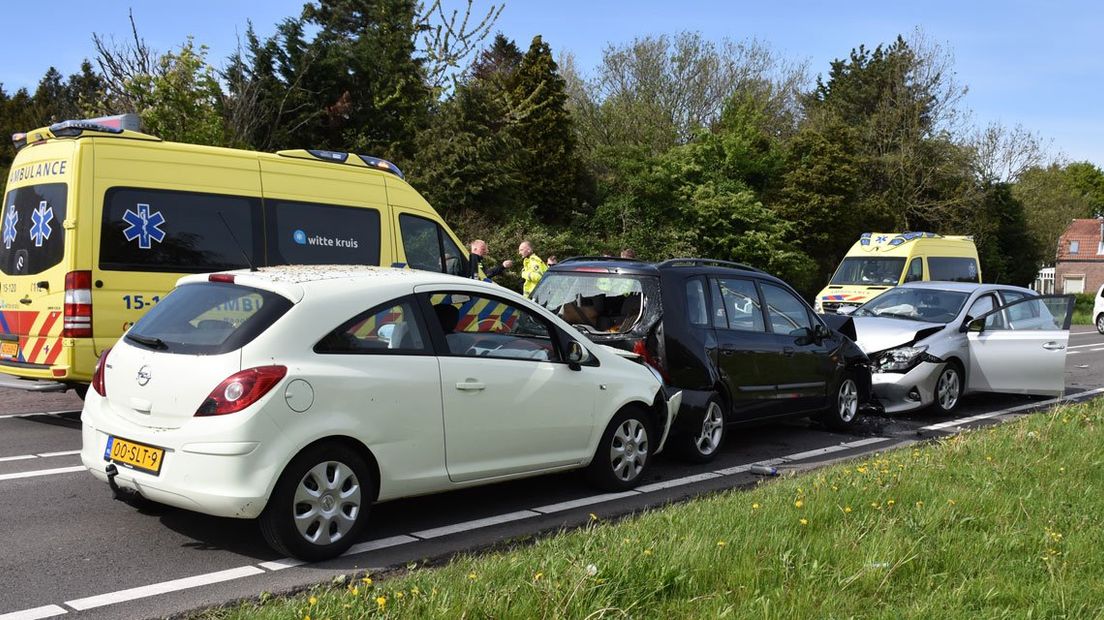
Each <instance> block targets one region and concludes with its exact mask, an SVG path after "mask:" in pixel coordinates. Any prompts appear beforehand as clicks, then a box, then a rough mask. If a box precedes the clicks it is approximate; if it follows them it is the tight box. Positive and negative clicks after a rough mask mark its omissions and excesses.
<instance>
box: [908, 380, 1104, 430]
mask: <svg viewBox="0 0 1104 620" xmlns="http://www.w3.org/2000/svg"><path fill="white" fill-rule="evenodd" d="M1101 393H1104V388H1097V389H1095V390H1088V391H1086V392H1078V393H1076V394H1070V395H1069V396H1063V397H1061V398H1051V399H1049V400H1044V401H1039V402H1036V403H1027V404H1024V405H1019V406H1016V407H1009V408H1007V409H1000V410H998V411H990V412H988V413H979V414H977V415H972V416H970V417H968V418H959V419H957V420H948V421H946V422H940V423H939V424H932V425H929V426H924V427H921V429H920V430H922V431H938V430H942V429H945V428H952V427H955V426H962V425H963V424H969V423H970V422H977V421H978V420H987V419H989V418H995V417H998V416H1002V415H1007V414H1009V413H1016V412H1017V411H1024V410H1027V409H1035V408H1042V407H1046V406H1049V405H1055V404H1058V403H1064V402H1072V401H1075V400H1079V399H1081V398H1085V397H1086V396H1093V395H1096V394H1101Z"/></svg>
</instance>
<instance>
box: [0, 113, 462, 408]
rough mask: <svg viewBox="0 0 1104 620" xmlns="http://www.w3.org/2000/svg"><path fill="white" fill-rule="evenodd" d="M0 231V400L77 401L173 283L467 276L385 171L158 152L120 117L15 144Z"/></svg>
mask: <svg viewBox="0 0 1104 620" xmlns="http://www.w3.org/2000/svg"><path fill="white" fill-rule="evenodd" d="M12 138H13V141H14V142H15V146H16V149H17V150H18V153H17V155H16V157H15V161H14V162H13V164H12V167H11V171H10V173H9V174H8V178H7V187H6V190H5V194H4V202H3V210H2V211H0V224H2V228H3V244H2V245H0V387H17V388H23V389H31V390H39V391H60V390H65V389H69V388H76V389H77V391H78V393H81V394H82V395H83V390H84V389H86V386H87V383H88V382H89V381H90V380H91V377H92V372H93V369H94V367H95V364H96V359H97V357H98V355H99V354H100V352H101V351H103V349H105V348H106V347H109V346H111V344H112V343H113V342H114V341H115V340H116V339H118V338H119V337H120V336H121V335H122V333H123V331H124V330H126V329H127V327H129V326H130V325H131V324H133V323H134V322H135V321H137V320H138V318H139V317H141V316H142V314H143V313H144V312H145V311H147V310H148V309H149V308H151V307H153V306H155V305H156V304H157V302H158V301H160V300H161V298H162V296H164V295H165V294H166V293H167V292H168V291H169V290H170V289H172V287H173V286H174V284H175V283H176V280H177V279H178V278H179V277H181V276H182V275H184V274H188V273H203V272H210V271H221V270H227V269H238V268H242V267H249V266H251V265H253V266H263V265H279V264H361V265H392V266H410V267H412V268H415V269H429V270H434V271H443V272H449V273H453V274H457V275H461V274H467V271H468V263H467V260H468V254H467V252H466V251H465V250H463V249H462V248H463V245H462V244H461V243H460V242H459V241H458V239H457V237H456V235H455V234H453V232H452V231H451V230H450V229H449V227H448V226H447V225H446V224H445V223H444V222H443V221H442V219H441V217H440V215H438V213H437V212H436V211H435V210H434V209H433V207H431V206H430V205H429V203H427V202H426V201H425V199H423V198H422V197H421V196H420V195H419V194H418V193H417V192H416V191H415V190H414V189H413V188H412V187H411V186H410V185H409V184H408V183H407V182H406V181H405V180H404V177H403V174H402V172H401V171H400V170H399V169H398V168H397V167H396V166H395V165H394V164H392V163H390V162H388V161H385V160H382V159H378V158H375V157H369V156H366V155H355V154H350V153H342V152H334V151H319V150H289V151H280V152H278V153H274V154H273V153H258V152H253V151H244V150H236V149H226V148H217V147H209V146H197V145H193V144H180V143H173V142H165V141H162V140H161V139H159V138H157V137H154V136H151V135H147V134H144V133H141V132H139V131H138V122H137V117H136V116H134V115H123V116H118V117H107V118H102V119H93V120H88V121H66V122H63V123H58V124H55V125H52V126H50V127H48V128H42V129H37V130H34V131H31V132H27V133H26V134H15V135H14V136H12Z"/></svg>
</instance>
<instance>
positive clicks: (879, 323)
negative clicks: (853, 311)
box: [852, 316, 946, 355]
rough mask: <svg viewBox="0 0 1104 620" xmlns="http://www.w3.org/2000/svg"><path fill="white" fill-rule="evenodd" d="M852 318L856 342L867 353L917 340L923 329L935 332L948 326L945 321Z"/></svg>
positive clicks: (868, 317)
mask: <svg viewBox="0 0 1104 620" xmlns="http://www.w3.org/2000/svg"><path fill="white" fill-rule="evenodd" d="M852 319H853V320H854V322H855V336H856V338H855V343H856V344H858V345H859V348H860V349H862V350H863V352H864V353H866V354H867V355H870V354H871V353H877V352H879V351H885V350H886V349H893V348H895V347H900V346H903V345H907V344H911V343H913V342H915V341H916V340H917V334H918V333H920V332H922V331H923V332H928V333H933V332H935V331H937V330H940V329H943V328H944V327H946V325H945V324H943V323H925V322H921V321H910V320H908V319H891V318H881V317H876V316H857V317H852Z"/></svg>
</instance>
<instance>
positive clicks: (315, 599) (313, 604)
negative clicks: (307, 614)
mask: <svg viewBox="0 0 1104 620" xmlns="http://www.w3.org/2000/svg"><path fill="white" fill-rule="evenodd" d="M307 602H308V603H310V604H311V607H313V606H315V605H317V604H318V599H317V598H316V597H313V596H312V597H310V598H308V599H307Z"/></svg>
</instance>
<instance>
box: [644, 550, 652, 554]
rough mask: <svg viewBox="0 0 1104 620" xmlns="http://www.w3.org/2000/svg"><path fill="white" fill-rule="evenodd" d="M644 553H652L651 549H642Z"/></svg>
mask: <svg viewBox="0 0 1104 620" xmlns="http://www.w3.org/2000/svg"><path fill="white" fill-rule="evenodd" d="M644 555H652V550H651V549H645V550H644Z"/></svg>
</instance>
